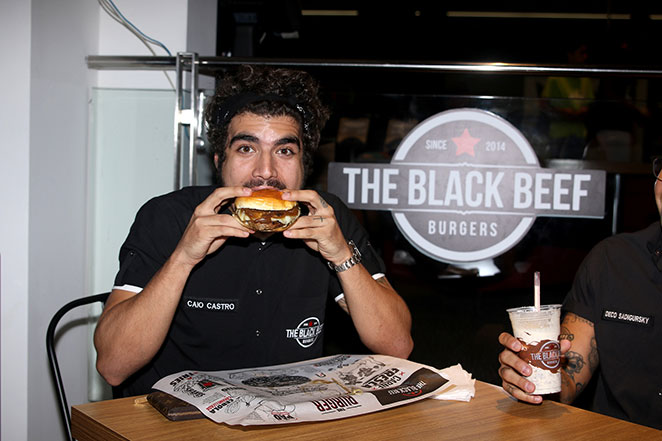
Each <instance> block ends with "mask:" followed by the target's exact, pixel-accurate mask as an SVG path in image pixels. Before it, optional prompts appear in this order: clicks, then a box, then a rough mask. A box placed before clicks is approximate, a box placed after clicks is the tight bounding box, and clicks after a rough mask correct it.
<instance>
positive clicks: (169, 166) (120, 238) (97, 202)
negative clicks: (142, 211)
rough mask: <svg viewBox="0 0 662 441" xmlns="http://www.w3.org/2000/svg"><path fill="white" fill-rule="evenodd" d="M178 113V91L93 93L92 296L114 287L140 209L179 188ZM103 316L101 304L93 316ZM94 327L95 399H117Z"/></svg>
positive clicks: (91, 369)
mask: <svg viewBox="0 0 662 441" xmlns="http://www.w3.org/2000/svg"><path fill="white" fill-rule="evenodd" d="M174 109H175V94H174V92H172V91H163V90H135V89H129V90H125V89H100V88H95V89H92V99H91V102H90V108H89V112H90V146H89V154H90V156H89V165H88V167H89V169H88V176H89V177H88V188H89V201H88V210H89V221H88V225H89V226H88V228H89V236H88V239H89V240H88V244H89V250H88V252H89V256H90V259H89V260H88V265H89V277H90V279H89V287H90V290H91V293H100V292H104V291H109V290H110V289H112V286H113V281H114V278H115V274H116V273H117V270H118V268H119V266H118V260H117V257H118V254H119V249H120V246H121V245H122V242H124V239H125V238H126V235H127V234H128V232H129V227H130V226H131V224H132V222H133V219H134V217H135V215H136V212H137V210H138V208H139V207H140V206H141V205H142V204H143V203H145V202H146V201H147V200H148V199H150V198H152V197H154V196H156V195H159V194H162V193H166V192H169V191H172V190H173V189H174V176H175V175H174V171H175V147H174V137H173V121H174ZM100 313H101V307H100V306H99V305H97V306H95V309H94V310H93V311H91V313H90V316H91V317H98V315H99V314H100ZM91 320H92V319H91ZM94 323H95V322H94ZM94 323H91V325H90V335H89V365H88V391H89V392H88V399H89V400H90V401H97V400H102V399H108V398H111V391H110V387H109V386H108V385H107V384H106V382H105V381H104V380H103V379H102V378H101V377H100V376H99V374H98V373H97V371H96V367H95V363H96V353H95V351H94V346H93V344H92V330H93V328H94Z"/></svg>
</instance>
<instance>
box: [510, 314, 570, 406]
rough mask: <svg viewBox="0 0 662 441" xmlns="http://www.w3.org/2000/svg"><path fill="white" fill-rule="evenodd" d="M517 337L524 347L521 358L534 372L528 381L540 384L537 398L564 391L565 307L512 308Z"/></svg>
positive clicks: (512, 320)
mask: <svg viewBox="0 0 662 441" xmlns="http://www.w3.org/2000/svg"><path fill="white" fill-rule="evenodd" d="M507 311H508V315H509V316H510V323H511V324H512V326H513V335H514V336H515V338H517V339H518V340H519V341H520V343H521V344H522V350H521V351H520V352H519V353H518V355H519V357H520V358H521V359H522V360H524V361H526V362H527V363H528V364H529V365H530V366H531V370H532V373H531V375H530V376H529V377H527V379H528V380H529V381H531V382H532V383H533V384H535V385H536V390H535V391H534V392H533V393H534V394H535V395H544V394H552V393H557V392H560V391H561V351H560V346H559V334H560V333H561V305H541V306H540V307H539V308H538V309H537V308H536V307H535V306H523V307H521V308H511V309H508V310H507Z"/></svg>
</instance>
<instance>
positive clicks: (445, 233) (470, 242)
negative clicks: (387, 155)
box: [391, 109, 540, 262]
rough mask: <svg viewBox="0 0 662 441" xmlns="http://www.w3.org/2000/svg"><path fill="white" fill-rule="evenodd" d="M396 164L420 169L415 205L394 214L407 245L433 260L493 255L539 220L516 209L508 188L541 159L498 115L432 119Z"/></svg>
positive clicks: (450, 114)
mask: <svg viewBox="0 0 662 441" xmlns="http://www.w3.org/2000/svg"><path fill="white" fill-rule="evenodd" d="M391 164H393V165H395V164H402V165H407V166H416V167H418V168H419V169H418V171H417V172H416V173H415V174H413V175H412V174H411V173H410V175H409V181H408V188H407V191H408V200H409V201H410V203H409V204H408V205H407V206H406V207H402V208H401V209H399V208H398V207H394V208H393V209H392V213H393V218H394V220H395V224H396V225H397V227H398V229H399V230H400V231H401V232H402V234H403V235H404V236H405V237H406V238H407V240H408V241H409V242H410V243H411V244H413V245H414V246H415V247H416V248H417V249H418V250H419V251H420V252H422V253H423V254H425V255H427V256H429V257H432V258H434V259H438V260H442V261H447V262H473V261H479V260H483V259H487V258H491V257H494V256H497V255H499V254H502V253H504V252H505V251H507V250H509V249H510V248H512V247H513V246H514V245H516V244H517V243H518V242H519V241H520V239H521V238H522V237H523V236H524V235H526V233H527V232H528V231H529V229H530V228H531V226H532V225H533V222H534V220H535V215H532V214H531V213H522V212H520V211H512V210H509V209H508V207H512V206H513V202H515V203H516V202H517V201H512V200H508V199H509V198H512V197H513V194H514V193H513V191H504V189H503V188H504V186H507V185H509V183H512V182H514V180H513V179H512V177H513V175H514V174H515V173H516V172H517V171H525V170H527V169H538V168H539V167H540V165H539V163H538V158H537V156H536V154H535V152H534V150H533V148H532V147H531V145H530V144H529V142H528V141H527V140H526V138H525V137H524V136H523V135H522V134H521V133H520V132H519V130H517V129H516V128H515V127H514V126H513V125H511V124H510V123H509V122H507V121H506V120H504V119H502V118H501V117H499V116H497V115H495V114H493V113H491V112H487V111H483V110H478V109H456V110H449V111H446V112H442V113H439V114H437V115H434V116H432V117H430V118H428V119H426V120H424V121H423V122H421V123H420V124H418V125H417V126H416V127H415V128H414V129H413V130H412V131H411V132H410V133H409V134H408V135H407V136H406V137H405V138H404V139H403V140H402V142H401V143H400V145H399V146H398V148H397V150H396V151H395V153H394V155H393V158H392V160H391ZM527 176H528V175H527ZM524 185H526V183H525V184H524ZM412 201H413V203H411V202H412Z"/></svg>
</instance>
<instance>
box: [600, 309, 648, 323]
mask: <svg viewBox="0 0 662 441" xmlns="http://www.w3.org/2000/svg"><path fill="white" fill-rule="evenodd" d="M602 319H603V320H609V321H612V322H621V323H628V324H632V325H641V326H653V321H654V320H655V317H653V316H650V315H642V314H632V313H629V312H621V311H612V310H609V309H603V310H602Z"/></svg>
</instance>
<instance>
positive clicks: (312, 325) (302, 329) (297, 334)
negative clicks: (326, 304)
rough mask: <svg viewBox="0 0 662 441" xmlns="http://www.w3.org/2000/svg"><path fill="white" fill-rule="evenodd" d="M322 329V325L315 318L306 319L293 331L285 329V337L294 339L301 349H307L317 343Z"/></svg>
mask: <svg viewBox="0 0 662 441" xmlns="http://www.w3.org/2000/svg"><path fill="white" fill-rule="evenodd" d="M323 327H324V323H321V322H320V321H319V319H318V318H317V317H308V318H307V319H305V320H304V321H302V322H301V323H299V326H297V327H296V328H295V329H286V330H285V331H286V333H287V334H286V337H287V338H293V339H295V340H296V341H297V343H299V345H300V346H301V347H302V348H308V347H310V346H312V345H313V344H314V343H315V341H317V337H318V336H319V335H320V334H321V333H322V328H323Z"/></svg>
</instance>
